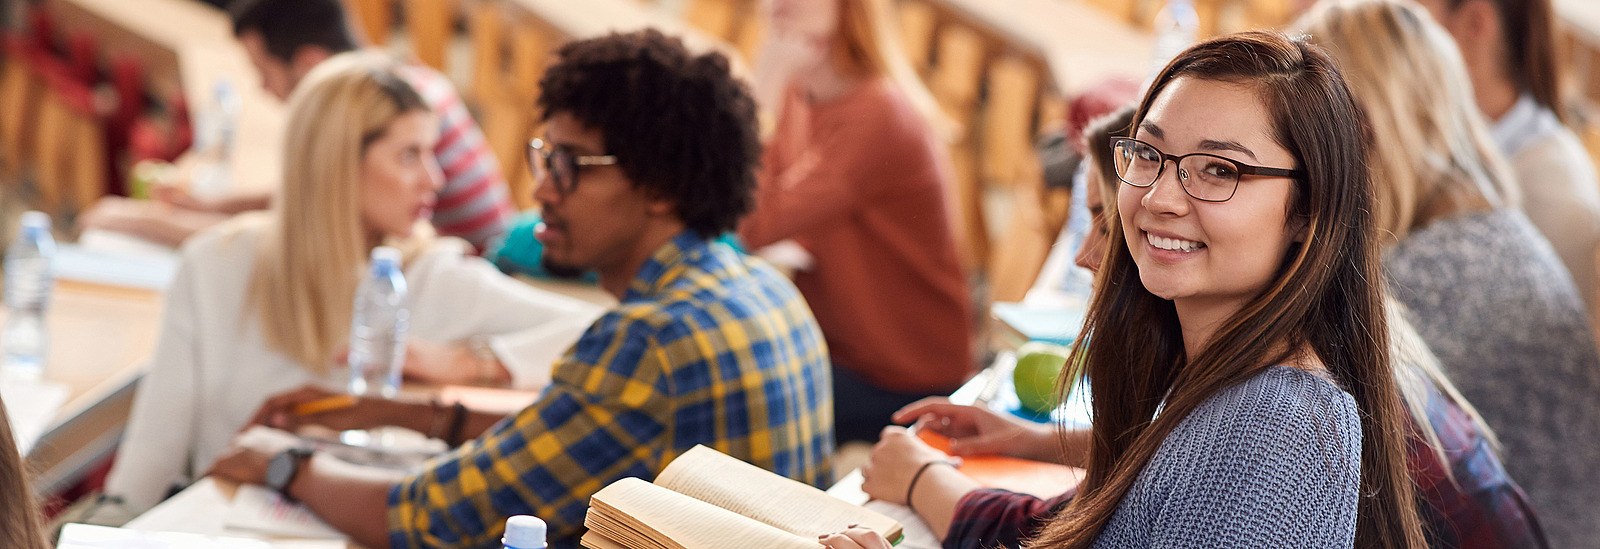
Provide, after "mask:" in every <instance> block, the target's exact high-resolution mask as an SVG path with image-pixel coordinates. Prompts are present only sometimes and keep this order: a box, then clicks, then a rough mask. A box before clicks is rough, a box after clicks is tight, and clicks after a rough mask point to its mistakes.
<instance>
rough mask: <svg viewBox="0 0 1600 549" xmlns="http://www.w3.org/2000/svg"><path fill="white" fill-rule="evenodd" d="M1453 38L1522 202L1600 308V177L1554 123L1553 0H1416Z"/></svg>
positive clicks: (1557, 93) (1560, 87)
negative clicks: (1599, 256)
mask: <svg viewBox="0 0 1600 549" xmlns="http://www.w3.org/2000/svg"><path fill="white" fill-rule="evenodd" d="M1418 2H1419V3H1421V4H1422V5H1423V6H1425V7H1427V8H1428V11H1429V12H1431V13H1432V14H1433V17H1434V19H1435V20H1437V21H1438V22H1439V23H1440V24H1441V25H1442V26H1443V27H1444V28H1445V30H1447V31H1449V32H1450V35H1451V36H1453V37H1455V43H1456V46H1457V47H1458V48H1459V49H1460V50H1461V56H1462V60H1464V61H1465V62H1466V66H1467V75H1468V76H1469V77H1470V79H1471V82H1472V91H1473V94H1474V96H1475V97H1476V99H1477V105H1478V109H1479V110H1481V111H1483V114H1484V116H1486V117H1488V119H1489V121H1490V127H1489V135H1490V137H1492V138H1494V142H1495V145H1497V146H1498V147H1499V148H1500V152H1501V153H1503V154H1504V155H1505V156H1506V158H1507V159H1509V160H1510V161H1511V170H1512V172H1513V173H1515V174H1516V178H1517V183H1518V184H1520V185H1521V186H1522V210H1523V211H1524V212H1527V214H1528V218H1529V219H1530V220H1532V221H1533V224H1534V226H1536V227H1538V228H1539V232H1541V233H1544V236H1545V238H1548V239H1550V244H1551V245H1552V246H1554V247H1555V250H1556V255H1558V256H1560V257H1561V262H1562V264H1564V265H1566V267H1567V271H1568V272H1569V273H1571V274H1572V281H1573V283H1574V284H1576V285H1577V287H1578V295H1579V296H1580V297H1582V298H1583V299H1584V301H1585V302H1586V303H1587V306H1588V310H1589V311H1590V313H1589V316H1590V322H1594V321H1595V319H1596V318H1597V311H1600V309H1597V308H1600V295H1597V294H1596V292H1597V291H1600V289H1597V284H1600V281H1597V277H1600V273H1597V272H1596V270H1595V269H1596V259H1597V256H1596V253H1597V252H1600V178H1597V177H1596V175H1595V165H1594V161H1593V159H1592V158H1591V157H1590V156H1589V151H1588V150H1587V149H1585V148H1584V147H1583V143H1582V142H1580V141H1579V140H1578V136H1577V135H1576V134H1574V133H1573V132H1572V130H1570V129H1568V128H1567V127H1566V126H1564V125H1562V121H1563V119H1564V118H1569V117H1571V116H1572V114H1573V109H1572V108H1571V106H1570V104H1569V103H1568V102H1567V101H1566V99H1565V97H1564V96H1563V94H1564V93H1565V89H1564V84H1565V82H1564V76H1565V75H1564V74H1563V72H1562V70H1561V68H1560V66H1559V63H1558V61H1559V52H1558V49H1557V43H1556V38H1557V36H1556V33H1557V28H1558V27H1557V26H1558V24H1559V23H1558V21H1557V20H1556V13H1555V10H1554V6H1552V5H1551V0H1418Z"/></svg>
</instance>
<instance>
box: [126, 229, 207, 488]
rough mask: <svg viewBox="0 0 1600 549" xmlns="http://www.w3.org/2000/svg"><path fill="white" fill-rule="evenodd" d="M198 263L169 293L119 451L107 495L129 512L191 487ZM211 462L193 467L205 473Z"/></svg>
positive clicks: (182, 271) (178, 278) (196, 393)
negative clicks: (182, 485)
mask: <svg viewBox="0 0 1600 549" xmlns="http://www.w3.org/2000/svg"><path fill="white" fill-rule="evenodd" d="M194 269H195V265H194V264H192V263H191V262H189V261H187V258H186V260H185V261H184V264H183V265H182V267H181V268H180V269H179V270H178V274H177V276H176V277H175V278H174V279H173V281H172V286H171V287H170V290H169V291H168V293H167V297H166V304H165V307H164V310H165V312H164V313H163V316H162V323H161V335H160V337H159V338H158V339H157V342H156V348H155V353H154V355H153V356H152V357H151V360H150V364H149V366H148V368H147V370H146V372H145V374H144V376H143V378H142V379H140V380H139V383H138V386H137V388H136V390H135V393H134V400H133V410H132V412H130V414H129V418H128V427H127V431H126V432H125V433H124V434H123V437H122V443H121V445H120V447H119V448H118V450H117V458H116V465H115V466H114V467H113V468H112V469H111V474H110V476H109V477H108V478H107V480H106V489H105V491H106V493H108V494H112V495H118V496H122V498H123V499H124V502H125V503H126V504H127V507H128V510H130V511H133V512H143V511H144V510H146V509H149V508H150V507H152V506H154V505H155V504H157V503H160V502H161V499H162V498H163V497H164V496H166V494H167V490H168V489H169V488H170V487H171V486H172V485H173V484H174V483H188V482H190V481H192V480H193V479H191V478H189V477H188V475H189V473H190V472H191V471H190V470H189V463H188V461H189V459H191V456H192V455H193V453H192V452H193V448H192V447H193V445H194V442H195V441H194V440H193V438H192V435H193V433H194V427H195V426H194V420H195V412H196V402H197V401H198V400H199V398H200V387H199V383H198V381H197V377H198V376H196V369H197V368H199V366H200V365H199V356H198V354H199V341H198V334H196V333H195V324H196V321H197V319H196V317H195V314H196V311H197V307H196V303H195V301H196V299H197V298H196V295H195V294H196V288H195V287H194V280H193V278H194ZM209 465H210V464H209V463H199V464H194V467H195V468H200V469H203V468H205V467H207V466H209Z"/></svg>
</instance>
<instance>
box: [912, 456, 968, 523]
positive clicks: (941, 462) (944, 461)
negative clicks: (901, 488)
mask: <svg viewBox="0 0 1600 549" xmlns="http://www.w3.org/2000/svg"><path fill="white" fill-rule="evenodd" d="M934 465H949V466H950V467H952V468H953V467H955V466H956V462H954V461H950V460H948V459H936V460H933V461H930V462H927V463H924V464H922V466H921V467H918V468H917V474H915V475H911V485H909V486H906V508H907V509H910V510H911V511H912V512H916V511H917V508H916V507H912V506H911V492H912V491H914V490H916V489H917V481H918V480H922V474H923V473H926V472H928V468H929V467H932V466H934Z"/></svg>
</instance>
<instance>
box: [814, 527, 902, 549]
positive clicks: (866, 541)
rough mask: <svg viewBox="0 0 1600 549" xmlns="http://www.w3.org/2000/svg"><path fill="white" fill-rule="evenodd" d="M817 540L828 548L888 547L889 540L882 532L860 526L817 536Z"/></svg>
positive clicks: (885, 548)
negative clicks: (884, 537)
mask: <svg viewBox="0 0 1600 549" xmlns="http://www.w3.org/2000/svg"><path fill="white" fill-rule="evenodd" d="M817 542H818V543H821V544H822V545H823V547H827V548H828V549H889V540H886V539H883V535H882V534H879V533H877V532H874V531H872V530H868V529H866V528H862V527H860V526H851V527H850V528H848V529H846V530H845V531H843V532H835V533H832V534H823V535H820V536H817Z"/></svg>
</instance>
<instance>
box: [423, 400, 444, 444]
mask: <svg viewBox="0 0 1600 549" xmlns="http://www.w3.org/2000/svg"><path fill="white" fill-rule="evenodd" d="M443 408H444V404H443V403H441V402H439V397H434V398H433V399H431V400H429V401H428V410H430V411H432V412H433V414H432V417H433V425H432V426H430V427H428V438H436V439H439V440H444V428H445V425H447V424H448V423H449V421H448V419H446V417H445V416H444V414H441V413H439V412H442V411H443Z"/></svg>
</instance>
